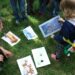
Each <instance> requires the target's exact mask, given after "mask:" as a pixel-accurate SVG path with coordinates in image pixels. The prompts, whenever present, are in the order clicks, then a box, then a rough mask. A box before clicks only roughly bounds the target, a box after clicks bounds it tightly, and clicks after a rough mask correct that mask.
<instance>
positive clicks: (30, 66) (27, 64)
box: [17, 55, 37, 75]
mask: <svg viewBox="0 0 75 75" xmlns="http://www.w3.org/2000/svg"><path fill="white" fill-rule="evenodd" d="M17 63H18V66H19V69H20V72H21V75H37V70H36V68H35V66H34V63H33V61H32V58H31V56H30V55H29V56H27V57H24V58H21V59H18V60H17Z"/></svg>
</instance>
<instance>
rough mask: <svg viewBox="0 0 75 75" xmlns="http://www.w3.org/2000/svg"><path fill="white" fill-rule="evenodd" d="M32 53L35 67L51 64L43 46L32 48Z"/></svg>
mask: <svg viewBox="0 0 75 75" xmlns="http://www.w3.org/2000/svg"><path fill="white" fill-rule="evenodd" d="M32 55H33V58H34V61H35V65H36V67H37V68H39V67H43V66H46V65H49V64H51V62H50V60H49V58H48V55H47V52H46V50H45V48H44V47H41V48H36V49H32Z"/></svg>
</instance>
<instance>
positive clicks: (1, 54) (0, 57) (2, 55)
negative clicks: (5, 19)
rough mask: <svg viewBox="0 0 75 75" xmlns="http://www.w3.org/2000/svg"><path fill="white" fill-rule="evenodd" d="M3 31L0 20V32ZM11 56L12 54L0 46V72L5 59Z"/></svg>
mask: <svg viewBox="0 0 75 75" xmlns="http://www.w3.org/2000/svg"><path fill="white" fill-rule="evenodd" d="M2 29H3V23H2V20H1V19H0V31H2ZM11 56H12V52H10V51H8V50H6V49H4V48H3V47H2V46H0V71H1V70H2V67H1V66H2V63H3V62H4V60H5V59H6V58H9V57H11Z"/></svg>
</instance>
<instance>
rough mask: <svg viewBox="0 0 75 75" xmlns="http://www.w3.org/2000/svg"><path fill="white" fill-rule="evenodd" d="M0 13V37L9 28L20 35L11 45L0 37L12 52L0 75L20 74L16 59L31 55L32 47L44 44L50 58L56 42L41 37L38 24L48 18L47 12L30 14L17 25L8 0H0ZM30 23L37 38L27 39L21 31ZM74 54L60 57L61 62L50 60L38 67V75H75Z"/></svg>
mask: <svg viewBox="0 0 75 75" xmlns="http://www.w3.org/2000/svg"><path fill="white" fill-rule="evenodd" d="M0 15H1V16H2V17H4V18H3V19H4V29H3V31H2V32H1V33H0V37H2V36H3V35H4V33H6V32H8V31H9V30H11V31H12V32H13V33H14V34H16V35H17V36H18V37H20V39H21V41H20V42H19V43H18V44H17V45H15V46H14V47H11V46H10V45H9V44H7V43H6V42H4V41H3V40H2V39H0V43H1V45H2V46H3V47H5V48H6V49H8V50H10V51H12V52H13V54H14V56H13V57H12V58H10V59H8V60H7V61H6V62H5V64H4V69H3V71H2V72H0V75H21V74H20V71H19V68H18V65H17V62H16V60H17V59H19V58H22V57H25V56H28V55H32V53H31V50H32V49H34V48H38V47H42V46H44V47H45V48H46V50H47V53H48V56H49V58H50V54H51V53H52V52H54V50H55V45H56V42H55V41H54V40H52V39H51V38H50V37H48V38H46V39H45V38H43V36H42V34H41V32H40V30H39V27H38V26H39V24H41V23H42V22H44V21H46V20H48V19H49V17H48V16H49V14H48V15H45V16H44V17H40V16H37V15H36V16H33V17H32V16H30V17H29V18H28V20H26V21H24V22H21V24H20V25H19V26H16V25H15V24H14V20H13V16H12V10H11V8H10V3H9V0H0ZM29 25H31V26H32V28H33V29H34V31H35V32H36V33H37V35H38V36H39V37H38V39H37V40H31V41H28V40H27V39H26V37H25V36H24V35H23V33H22V29H24V28H25V27H27V26H29ZM74 58H75V54H72V56H71V57H70V58H69V59H66V58H62V61H61V62H56V61H54V60H52V59H51V58H50V60H51V65H48V66H45V67H43V68H38V69H37V71H38V75H75V60H74Z"/></svg>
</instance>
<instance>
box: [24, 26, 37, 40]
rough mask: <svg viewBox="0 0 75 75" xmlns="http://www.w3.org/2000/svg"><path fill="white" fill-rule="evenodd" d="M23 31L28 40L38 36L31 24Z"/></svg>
mask: <svg viewBox="0 0 75 75" xmlns="http://www.w3.org/2000/svg"><path fill="white" fill-rule="evenodd" d="M23 33H24V35H25V36H26V38H27V39H28V40H31V39H36V38H37V37H38V36H37V35H36V33H35V32H34V30H33V29H32V27H31V26H28V27H27V28H25V29H23Z"/></svg>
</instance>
